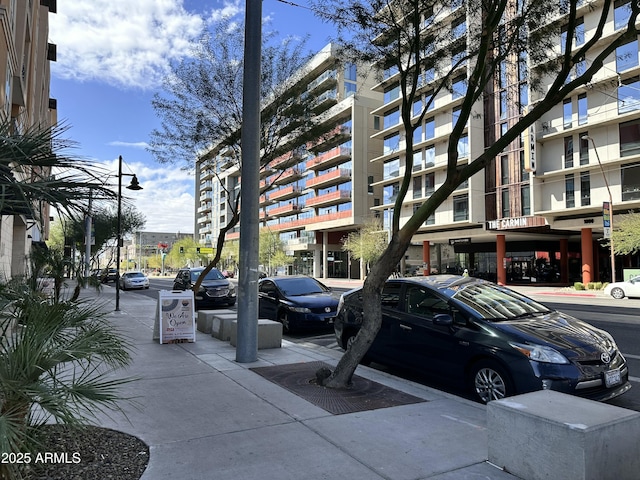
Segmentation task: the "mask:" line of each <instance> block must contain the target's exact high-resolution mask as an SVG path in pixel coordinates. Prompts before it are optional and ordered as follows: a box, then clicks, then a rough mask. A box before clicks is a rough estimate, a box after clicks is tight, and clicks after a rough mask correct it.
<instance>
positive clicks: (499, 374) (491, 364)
mask: <svg viewBox="0 0 640 480" xmlns="http://www.w3.org/2000/svg"><path fill="white" fill-rule="evenodd" d="M470 383H471V385H470V386H471V392H472V394H473V396H474V399H475V400H478V401H480V402H482V403H488V402H490V401H491V400H500V399H501V398H504V397H508V396H510V395H513V393H514V391H513V386H512V384H511V379H510V378H509V375H508V374H507V372H506V371H505V370H504V369H503V368H502V367H501V366H500V365H499V364H498V363H497V362H495V361H493V360H483V361H481V362H478V363H476V364H475V365H474V366H473V369H472V370H471V382H470Z"/></svg>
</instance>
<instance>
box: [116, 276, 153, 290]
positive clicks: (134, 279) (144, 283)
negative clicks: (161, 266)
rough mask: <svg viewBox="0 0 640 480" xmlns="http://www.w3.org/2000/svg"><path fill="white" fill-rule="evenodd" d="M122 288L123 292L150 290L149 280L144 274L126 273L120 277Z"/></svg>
mask: <svg viewBox="0 0 640 480" xmlns="http://www.w3.org/2000/svg"><path fill="white" fill-rule="evenodd" d="M120 288H121V289H122V290H130V289H132V288H149V279H148V278H147V277H146V275H145V274H144V273H142V272H125V273H123V274H122V275H120Z"/></svg>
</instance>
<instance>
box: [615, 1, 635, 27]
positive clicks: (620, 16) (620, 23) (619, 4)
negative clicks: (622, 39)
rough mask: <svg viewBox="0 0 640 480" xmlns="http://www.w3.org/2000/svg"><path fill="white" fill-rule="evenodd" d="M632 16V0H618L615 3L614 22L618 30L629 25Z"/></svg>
mask: <svg viewBox="0 0 640 480" xmlns="http://www.w3.org/2000/svg"><path fill="white" fill-rule="evenodd" d="M630 17H631V0H616V1H615V2H614V4H613V22H614V27H615V29H616V30H620V29H621V28H624V27H626V26H627V23H628V22H629V18H630Z"/></svg>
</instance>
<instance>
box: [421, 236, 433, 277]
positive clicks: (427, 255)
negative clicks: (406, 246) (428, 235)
mask: <svg viewBox="0 0 640 480" xmlns="http://www.w3.org/2000/svg"><path fill="white" fill-rule="evenodd" d="M422 263H423V264H424V272H422V273H423V275H429V274H430V273H431V246H430V245H429V241H428V240H427V241H423V242H422Z"/></svg>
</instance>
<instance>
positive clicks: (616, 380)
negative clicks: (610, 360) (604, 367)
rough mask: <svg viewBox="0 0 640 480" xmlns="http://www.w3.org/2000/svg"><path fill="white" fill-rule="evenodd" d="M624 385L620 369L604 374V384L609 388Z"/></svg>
mask: <svg viewBox="0 0 640 480" xmlns="http://www.w3.org/2000/svg"><path fill="white" fill-rule="evenodd" d="M620 383H622V377H621V376H620V369H616V370H609V371H608V372H604V384H605V386H606V387H607V388H609V387H613V386H615V385H618V384H620Z"/></svg>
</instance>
